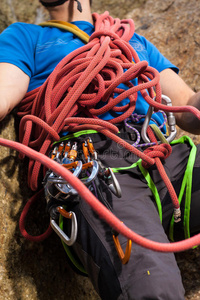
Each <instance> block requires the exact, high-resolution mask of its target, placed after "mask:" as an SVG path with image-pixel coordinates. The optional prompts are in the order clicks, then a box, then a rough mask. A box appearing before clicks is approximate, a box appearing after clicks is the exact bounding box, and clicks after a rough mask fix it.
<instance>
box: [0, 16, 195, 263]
mask: <svg viewBox="0 0 200 300" xmlns="http://www.w3.org/2000/svg"><path fill="white" fill-rule="evenodd" d="M93 18H94V21H95V31H94V33H93V34H92V35H91V37H88V40H89V42H88V43H87V41H85V42H86V44H85V45H84V46H83V47H81V48H79V49H77V50H75V51H73V52H72V53H70V54H69V55H67V56H66V57H65V58H64V59H63V60H62V61H61V62H60V63H59V64H58V65H57V66H56V68H55V70H54V71H53V72H52V74H51V75H50V76H49V77H48V79H47V80H46V82H45V83H44V84H43V85H42V86H41V87H40V88H37V89H36V90H34V91H31V92H29V93H28V94H27V95H26V97H25V99H24V100H23V101H22V102H21V103H20V105H19V115H20V116H22V119H21V122H20V136H19V138H20V142H21V143H15V142H12V141H7V140H3V139H0V144H1V145H6V146H8V147H11V148H14V149H16V150H18V151H19V152H20V156H21V157H23V156H24V155H27V156H29V158H30V163H29V178H28V183H29V186H30V187H31V189H32V190H37V188H38V176H39V173H40V169H41V165H44V166H45V169H44V171H45V172H46V169H48V172H47V173H46V176H45V178H44V187H45V193H46V199H47V207H48V210H49V212H50V220H51V221H50V223H51V226H52V227H53V229H54V230H55V231H57V233H58V234H59V235H60V237H61V239H62V240H63V241H64V243H66V244H68V245H72V244H73V243H74V242H75V240H76V234H77V223H76V216H75V215H74V214H73V212H69V213H68V212H67V205H68V204H69V202H68V201H71V200H70V199H71V198H73V197H74V196H76V195H79V196H80V197H81V198H82V199H83V200H85V201H86V202H87V203H88V204H89V205H90V206H91V207H92V209H93V210H94V211H95V212H96V213H97V214H98V215H99V216H100V218H103V219H104V220H105V221H106V222H107V223H108V224H109V225H110V226H111V228H113V230H114V233H113V239H114V243H115V246H116V248H117V251H118V253H119V256H120V258H121V260H122V261H123V262H124V263H126V262H127V261H128V258H129V257H130V252H131V241H133V242H135V243H137V244H139V245H141V246H143V247H146V248H149V249H152V250H155V251H163V252H164V251H167V252H177V251H183V250H186V249H189V248H191V247H193V246H195V245H198V244H200V235H197V236H195V237H192V238H190V239H188V240H187V241H181V242H179V243H172V244H166V243H164V244H161V243H157V242H154V241H150V240H147V239H146V238H144V237H142V236H139V235H138V234H136V233H135V232H133V231H132V230H130V229H129V228H127V227H126V225H125V224H124V223H123V220H119V219H118V218H117V217H116V216H114V215H113V214H112V212H111V211H110V210H109V209H107V208H106V207H105V206H104V205H103V204H102V203H100V202H99V201H98V199H97V198H96V197H95V195H94V194H93V193H91V191H90V190H89V189H88V185H90V184H92V183H93V182H94V180H95V177H96V176H99V177H100V178H101V179H104V181H105V182H106V183H107V185H108V187H109V189H110V190H111V191H112V192H113V193H114V194H115V195H116V196H117V197H121V196H122V197H123V195H121V189H120V186H119V184H118V182H117V180H116V178H115V175H114V172H115V171H116V170H113V169H111V168H105V167H104V166H103V165H102V163H101V162H100V161H99V160H98V157H97V154H96V152H95V149H94V147H93V145H92V141H91V139H90V136H89V135H88V139H86V140H84V141H82V143H79V142H77V141H76V140H75V139H71V137H70V136H73V135H74V136H78V135H79V133H80V132H84V131H88V132H89V131H90V132H99V133H101V134H102V135H105V136H106V137H107V138H110V139H112V140H113V141H115V142H116V143H119V144H120V145H122V146H123V147H124V148H125V149H126V150H128V151H130V152H131V153H133V154H134V155H137V156H138V158H139V159H140V160H139V162H140V163H138V165H140V169H141V170H147V169H148V168H149V167H150V166H152V165H154V164H155V165H156V166H157V168H158V171H159V173H160V176H161V178H162V179H163V180H164V182H165V184H166V187H167V190H168V192H169V194H170V196H171V198H172V202H173V206H174V218H173V221H174V222H179V221H180V217H181V216H180V203H179V200H178V197H177V195H176V193H175V191H174V189H173V186H172V184H171V182H170V180H169V179H168V178H167V176H166V173H165V171H164V168H163V165H162V163H161V160H165V159H166V158H167V157H168V156H169V155H170V153H171V146H170V145H169V141H171V140H172V139H173V138H174V135H175V122H174V117H173V115H172V113H174V112H186V111H187V112H188V111H190V112H192V113H193V114H195V115H196V116H197V118H199V119H200V112H199V111H198V110H197V109H196V108H194V107H191V106H187V107H172V106H171V104H170V101H169V99H168V98H167V97H165V96H162V94H161V88H160V84H159V73H158V72H157V71H156V70H155V69H153V68H152V67H149V66H148V63H147V62H145V61H139V58H138V56H137V53H136V52H135V50H134V49H133V48H132V47H131V46H130V44H129V43H128V41H129V39H130V38H131V37H132V36H133V34H134V23H133V21H132V20H122V21H120V20H119V19H113V18H111V17H110V16H109V14H108V12H105V13H104V14H102V15H98V14H97V13H94V14H93ZM54 25H55V22H54ZM57 25H58V23H57ZM61 25H62V26H64V24H60V25H59V26H61ZM44 26H48V25H44ZM49 26H53V25H52V24H50V23H49ZM55 26H56V25H55ZM69 27H70V30H75V31H74V32H76V28H74V27H72V26H69ZM77 32H78V33H77V34H78V35H80V34H81V36H82V37H83V38H84V39H85V38H86V40H87V37H86V36H85V34H82V33H80V30H79V31H77ZM135 78H138V85H137V86H134V85H133V84H132V83H131V80H132V79H135ZM120 83H124V84H125V85H126V86H127V89H124V90H123V89H119V88H118V86H119V84H120ZM138 91H140V92H141V94H142V96H143V98H144V100H146V102H147V103H148V104H149V105H150V107H153V110H154V111H155V112H157V111H158V110H162V111H164V112H165V113H166V114H167V117H168V121H169V128H170V134H169V137H167V139H168V140H167V141H165V142H164V143H163V142H162V143H158V139H160V136H159V133H157V132H156V136H158V138H156V137H155V135H154V133H153V130H154V128H153V130H152V128H151V127H150V126H148V124H149V120H150V119H151V115H152V112H153V110H152V108H151V109H150V110H149V113H148V114H147V118H146V121H145V124H144V126H143V133H142V138H143V140H144V142H145V143H151V146H150V147H146V148H145V150H144V151H143V152H142V151H140V150H139V148H137V147H134V146H133V145H131V144H129V143H128V142H126V141H125V140H122V139H121V138H120V137H119V136H118V131H119V130H118V127H117V126H116V125H115V124H119V123H121V122H123V121H125V122H127V124H128V120H129V118H131V116H132V114H133V112H134V110H135V105H136V101H137V93H138ZM155 93H156V96H155ZM116 94H117V95H118V96H116V97H114V95H116ZM125 98H128V99H129V103H128V104H126V105H124V106H121V107H120V106H118V104H119V103H120V102H121V101H122V100H123V99H125ZM162 101H163V102H164V104H163V103H162ZM108 111H111V112H113V113H117V117H116V118H113V119H110V120H107V121H104V120H101V119H100V118H99V117H98V116H100V115H101V114H104V113H106V112H108ZM64 132H68V135H67V138H66V139H65V142H64V143H62V142H63V141H64V139H63V138H60V135H61V134H62V133H64ZM80 135H81V134H80ZM160 140H161V139H160ZM52 144H54V147H53V148H52ZM28 146H29V147H31V148H32V149H31V148H29V147H28ZM48 155H50V157H48ZM72 173H73V174H72ZM188 191H189V189H188ZM154 192H155V194H156V191H154ZM39 195H40V194H39ZM34 199H35V198H34ZM33 201H35V200H31V201H30V202H28V203H27V205H26V206H25V209H24V211H23V212H22V216H21V218H20V230H21V232H22V234H23V235H24V236H25V237H26V238H28V239H30V240H37V241H39V240H42V239H44V238H46V237H47V236H48V235H49V234H50V232H51V227H50V228H49V229H48V230H47V232H46V233H45V234H43V235H41V236H39V237H30V235H29V234H27V232H26V230H25V219H26V215H27V211H28V208H29V207H30V205H31V203H32V202H33ZM65 206H66V208H65ZM60 215H62V217H63V218H65V217H67V218H68V219H69V220H70V221H71V235H70V236H67V235H66V234H65V233H64V231H63V230H62V229H61V228H60V227H59V226H58V224H57V220H58V218H59V216H60ZM159 215H161V211H160V209H159ZM186 223H187V222H186ZM118 234H122V235H124V236H125V237H126V238H127V240H128V242H127V250H126V251H125V254H124V253H123V251H122V248H121V246H120V244H119V241H118V238H117V236H118Z"/></svg>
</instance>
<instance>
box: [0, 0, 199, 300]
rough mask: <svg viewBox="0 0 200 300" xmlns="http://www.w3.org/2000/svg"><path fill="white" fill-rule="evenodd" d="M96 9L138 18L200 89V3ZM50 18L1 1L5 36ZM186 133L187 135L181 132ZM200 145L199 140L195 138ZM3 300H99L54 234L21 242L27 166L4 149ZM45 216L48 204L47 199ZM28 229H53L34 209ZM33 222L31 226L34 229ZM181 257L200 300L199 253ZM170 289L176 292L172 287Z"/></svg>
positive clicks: (10, 122) (0, 190)
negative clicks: (14, 27)
mask: <svg viewBox="0 0 200 300" xmlns="http://www.w3.org/2000/svg"><path fill="white" fill-rule="evenodd" d="M93 2H94V3H93V10H94V11H97V12H99V13H100V12H103V11H105V10H109V11H110V13H111V15H113V16H114V17H120V18H133V19H134V21H135V27H136V31H137V32H138V33H140V34H142V35H144V36H146V37H147V38H148V39H149V40H150V41H152V42H153V43H154V44H155V45H156V46H157V47H158V48H159V50H160V51H161V52H162V53H163V54H164V55H165V56H166V57H167V58H168V59H170V60H171V61H172V62H173V63H174V64H176V65H177V66H178V67H179V68H180V75H181V76H182V78H183V79H184V80H185V81H186V82H187V83H188V84H189V85H190V86H191V87H192V88H193V89H194V90H196V91H197V90H200V71H199V62H200V21H199V20H200V2H199V0H190V1H186V0H165V1H162V0H156V1H155V0H154V1H153V0H135V1H133V0H127V1H125V0H115V1H114V0H99V1H95V0H93ZM45 18H47V14H46V13H45V11H44V10H43V8H42V7H41V6H40V5H39V3H38V1H37V0H32V1H25V0H1V4H0V31H2V30H3V29H4V28H6V27H7V26H8V25H9V24H11V23H12V22H16V21H22V22H31V23H36V24H38V23H39V22H41V21H42V20H43V19H45ZM17 125H18V124H17V121H16V119H15V118H14V117H13V114H11V115H9V116H8V117H6V118H5V119H4V120H3V121H2V122H1V124H0V135H1V137H4V138H8V139H12V140H15V139H17V136H16V132H17V130H16V128H17ZM179 134H183V132H179ZM192 138H193V139H194V140H195V141H196V142H198V138H197V137H194V136H192ZM0 158H1V159H0V166H1V168H0V196H1V202H0V300H4V299H6V300H7V299H9V300H15V299H19V300H23V299H27V298H28V299H30V300H35V299H40V300H43V299H49V300H51V299H52V300H54V299H61V300H62V299H80V300H81V299H84V300H85V299H98V296H97V295H96V293H95V291H94V290H93V288H92V286H91V284H90V282H89V280H88V279H87V278H84V277H81V276H80V275H77V274H74V272H73V271H72V270H71V268H70V267H69V265H68V263H67V260H66V257H65V253H64V250H63V248H62V245H61V243H60V240H59V239H58V237H57V236H56V235H54V234H53V235H52V236H51V237H50V238H49V239H48V240H46V241H45V242H43V243H41V244H34V243H31V242H28V241H26V240H24V238H22V237H21V235H20V232H19V228H18V221H19V216H20V213H21V211H22V208H23V207H24V204H25V203H26V201H27V199H28V198H29V197H30V196H31V192H30V191H29V190H28V188H27V182H26V177H27V162H26V160H25V162H21V161H19V159H18V156H17V154H16V153H15V151H12V150H9V149H5V148H3V147H0ZM40 205H41V211H42V208H43V206H44V201H43V200H42V199H41V204H40ZM29 220H30V222H28V224H27V226H28V228H29V227H31V230H33V231H35V233H37V228H38V227H40V224H42V225H44V224H47V220H46V217H44V216H43V215H41V214H40V210H38V207H37V209H36V208H33V213H32V214H31V215H30V216H29ZM29 223H30V224H29ZM198 252H199V251H198V249H197V250H191V251H187V252H186V253H183V254H179V255H177V259H178V263H179V265H180V268H181V270H182V275H183V281H184V285H185V288H186V299H193V300H194V299H200V296H199V295H200V275H199V264H200V262H199V253H198ZM169 288H170V287H169Z"/></svg>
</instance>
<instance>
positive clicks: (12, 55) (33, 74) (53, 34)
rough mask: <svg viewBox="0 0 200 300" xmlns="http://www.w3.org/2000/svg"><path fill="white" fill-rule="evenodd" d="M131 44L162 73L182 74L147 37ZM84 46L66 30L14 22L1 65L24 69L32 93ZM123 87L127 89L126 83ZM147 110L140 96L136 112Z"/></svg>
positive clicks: (84, 25) (84, 26)
mask: <svg viewBox="0 0 200 300" xmlns="http://www.w3.org/2000/svg"><path fill="white" fill-rule="evenodd" d="M73 24H74V25H76V26H77V27H78V28H79V29H81V30H83V31H84V32H86V33H87V34H88V35H91V34H92V33H93V32H94V26H93V25H92V24H91V23H89V22H86V21H76V22H73ZM129 43H130V45H131V46H132V47H133V48H134V49H135V50H136V52H137V54H138V56H139V59H140V60H141V61H142V60H145V61H147V62H148V64H149V66H151V67H154V68H155V69H157V70H158V71H159V72H161V71H162V70H164V69H167V68H171V69H174V70H175V72H178V68H177V67H175V66H174V65H173V64H172V63H171V62H170V61H169V60H168V59H166V58H165V57H164V56H163V55H162V54H161V53H160V52H159V51H158V49H157V48H156V47H155V46H154V45H153V44H152V43H150V42H149V41H148V40H147V39H145V38H144V37H143V36H140V35H138V34H136V33H134V35H133V37H132V38H131V40H130V41H129ZM83 45H84V42H83V41H81V40H80V39H79V38H78V37H77V36H76V35H74V34H73V33H71V32H68V31H66V30H62V29H58V28H55V27H53V28H52V27H41V26H38V25H34V24H26V23H14V24H12V25H10V26H9V27H8V28H7V29H5V30H4V31H3V32H2V33H1V34H0V62H7V63H11V64H13V65H16V66H17V67H19V68H20V69H21V70H23V71H24V72H25V73H26V74H27V75H28V76H29V77H30V84H29V88H28V91H31V90H33V89H35V88H37V87H39V86H41V85H42V84H43V82H44V81H45V80H46V79H47V77H48V76H49V75H50V74H51V72H52V71H53V70H54V68H55V67H56V65H57V64H58V63H59V62H60V61H61V60H62V59H63V58H64V57H65V56H66V55H67V54H69V53H71V52H72V51H73V50H75V49H77V48H79V47H81V46H83ZM133 84H134V85H136V84H137V79H135V80H134V81H133ZM119 87H122V88H124V89H127V86H125V85H124V84H121V85H120V86H119ZM128 102H129V99H124V100H123V102H122V103H120V104H119V105H125V104H127V103H128ZM147 110H148V104H147V103H146V101H145V100H144V99H143V97H142V95H141V94H140V93H138V99H137V103H136V109H135V112H136V113H138V114H146V113H147ZM99 117H101V118H102V119H105V120H108V119H111V118H113V117H114V115H113V113H112V114H110V113H109V112H108V113H106V114H104V115H101V116H99ZM154 118H155V120H156V121H157V122H158V124H161V123H162V122H163V118H162V115H161V114H159V113H156V114H154Z"/></svg>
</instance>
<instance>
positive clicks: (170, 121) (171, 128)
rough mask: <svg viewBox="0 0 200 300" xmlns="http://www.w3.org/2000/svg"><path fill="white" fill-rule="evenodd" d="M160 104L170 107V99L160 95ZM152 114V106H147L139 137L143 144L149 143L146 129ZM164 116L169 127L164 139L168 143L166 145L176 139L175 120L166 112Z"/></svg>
mask: <svg viewBox="0 0 200 300" xmlns="http://www.w3.org/2000/svg"><path fill="white" fill-rule="evenodd" d="M162 102H164V104H165V105H167V106H172V102H171V99H170V98H169V97H167V96H166V95H162ZM153 112H154V108H153V106H149V109H148V112H147V114H146V117H145V120H144V123H143V125H142V130H141V136H142V139H143V140H144V142H145V143H150V140H149V138H148V137H147V127H148V125H149V122H150V119H151V116H152V114H153ZM166 114H167V120H168V126H169V131H170V133H169V136H168V137H166V140H167V141H168V143H170V142H172V141H173V140H174V139H175V137H176V119H175V117H174V114H173V113H172V112H166Z"/></svg>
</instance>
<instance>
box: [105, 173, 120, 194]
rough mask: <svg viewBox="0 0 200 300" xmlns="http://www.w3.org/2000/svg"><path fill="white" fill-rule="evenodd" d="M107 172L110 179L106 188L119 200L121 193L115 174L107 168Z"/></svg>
mask: <svg viewBox="0 0 200 300" xmlns="http://www.w3.org/2000/svg"><path fill="white" fill-rule="evenodd" d="M108 171H109V177H110V178H111V183H110V184H109V185H108V187H109V189H110V190H111V192H112V193H113V194H114V195H115V196H117V197H118V198H121V196H122V191H121V187H120V185H119V182H118V180H117V178H116V176H115V174H114V173H113V170H112V169H111V168H108Z"/></svg>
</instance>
